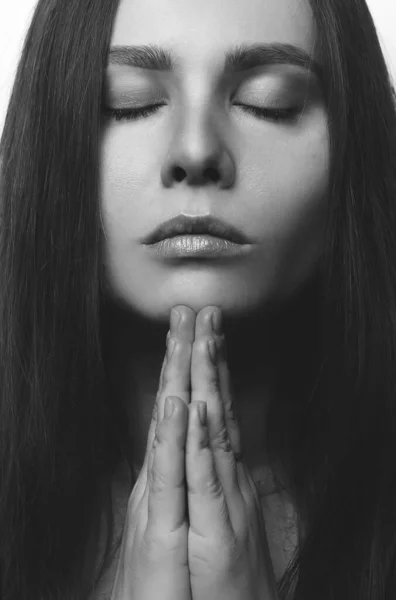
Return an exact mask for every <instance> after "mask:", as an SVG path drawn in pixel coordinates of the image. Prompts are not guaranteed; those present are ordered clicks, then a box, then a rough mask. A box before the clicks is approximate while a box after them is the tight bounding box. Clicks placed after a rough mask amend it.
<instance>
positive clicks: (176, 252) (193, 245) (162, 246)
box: [148, 234, 251, 259]
mask: <svg viewBox="0 0 396 600" xmlns="http://www.w3.org/2000/svg"><path fill="white" fill-rule="evenodd" d="M148 248H149V249H150V251H153V252H154V253H155V254H157V255H160V256H163V257H165V258H199V259H201V258H202V259H214V258H215V259H218V258H230V257H238V256H245V255H246V254H248V253H249V252H250V250H251V246H250V245H248V244H236V243H235V242H231V241H230V240H226V239H224V238H219V237H214V236H211V235H199V234H198V235H197V234H185V235H177V236H175V237H171V238H166V239H164V240H161V241H159V242H156V243H155V244H149V245H148Z"/></svg>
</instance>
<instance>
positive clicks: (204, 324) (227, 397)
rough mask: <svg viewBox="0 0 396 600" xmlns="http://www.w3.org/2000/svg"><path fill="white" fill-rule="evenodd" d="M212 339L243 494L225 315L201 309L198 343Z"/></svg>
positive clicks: (244, 482) (216, 309) (243, 476)
mask: <svg viewBox="0 0 396 600" xmlns="http://www.w3.org/2000/svg"><path fill="white" fill-rule="evenodd" d="M204 336H209V337H213V338H214V339H215V341H216V346H217V349H218V351H219V353H218V365H217V368H218V376H219V382H220V383H219V387H220V396H221V399H222V403H223V407H224V415H225V416H224V419H225V424H226V429H227V433H228V437H229V439H230V442H231V447H232V451H233V453H234V458H235V462H236V470H237V477H238V482H239V487H240V489H241V492H242V491H243V490H244V489H248V488H247V487H246V486H247V485H248V483H247V479H246V471H245V465H244V463H243V448H242V436H241V433H240V424H239V415H238V412H237V410H236V403H235V393H234V390H233V385H232V382H231V375H230V370H229V367H228V362H227V343H226V339H225V335H224V331H223V315H222V311H221V309H220V308H219V307H217V306H207V307H205V308H204V309H202V310H201V311H200V312H199V313H198V315H197V318H196V321H195V339H198V338H201V337H204Z"/></svg>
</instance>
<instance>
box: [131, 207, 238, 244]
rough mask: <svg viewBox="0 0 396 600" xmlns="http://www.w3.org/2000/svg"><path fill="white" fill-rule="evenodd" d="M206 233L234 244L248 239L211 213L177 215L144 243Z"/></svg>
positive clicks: (156, 230) (162, 224)
mask: <svg viewBox="0 0 396 600" xmlns="http://www.w3.org/2000/svg"><path fill="white" fill-rule="evenodd" d="M185 233H186V234H191V233H195V234H200V233H202V234H208V235H213V236H216V237H220V238H224V239H226V240H229V241H231V242H235V243H236V244H248V243H249V240H248V239H247V237H246V236H245V235H244V233H243V232H242V231H240V230H239V229H237V228H236V227H234V226H233V225H230V224H229V223H225V222H224V221H221V220H220V219H218V218H216V217H213V216H211V215H205V216H202V217H188V216H186V215H183V214H181V215H178V216H177V217H173V219H170V220H169V221H165V222H164V223H161V225H159V226H158V227H156V228H155V229H154V231H152V232H151V233H150V234H149V235H148V236H147V237H146V238H145V239H144V240H143V243H145V244H155V243H156V242H160V241H161V240H164V239H166V238H171V237H174V236H176V235H183V234H185Z"/></svg>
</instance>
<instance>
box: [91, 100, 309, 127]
mask: <svg viewBox="0 0 396 600" xmlns="http://www.w3.org/2000/svg"><path fill="white" fill-rule="evenodd" d="M162 106H166V104H164V103H162V104H152V105H148V106H142V107H140V108H127V109H126V108H105V109H103V114H104V116H105V117H108V118H111V119H115V120H116V121H123V120H126V121H134V120H136V119H139V118H145V117H148V116H150V115H152V114H154V113H156V112H157V111H158V109H159V108H161V107H162ZM234 106H239V107H241V108H242V109H243V110H244V111H246V112H248V113H251V114H253V115H254V116H255V117H257V118H259V119H270V120H274V121H275V122H278V121H293V120H294V119H295V118H296V117H297V115H298V114H300V113H301V109H300V108H299V107H297V106H295V107H292V108H261V107H258V106H250V105H248V104H234Z"/></svg>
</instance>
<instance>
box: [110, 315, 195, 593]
mask: <svg viewBox="0 0 396 600" xmlns="http://www.w3.org/2000/svg"><path fill="white" fill-rule="evenodd" d="M178 310H179V312H180V314H181V315H182V317H181V319H180V323H179V327H178V326H177V319H175V316H177V315H175V314H174V311H171V319H170V334H168V335H169V341H171V340H175V341H177V344H176V347H175V349H174V351H173V354H172V356H168V355H169V354H170V353H169V350H171V344H170V343H169V344H168V351H167V354H166V355H165V359H164V363H163V365H162V370H161V375H160V382H159V390H158V393H157V397H156V401H155V405H154V409H153V414H152V420H151V424H150V427H149V433H148V439H147V446H146V454H145V459H144V463H143V466H142V469H141V471H140V473H139V477H138V479H137V481H136V484H135V486H134V488H133V490H132V493H131V495H130V497H129V501H128V508H127V513H126V519H125V526H124V532H123V537H122V546H121V551H120V557H119V562H118V568H117V573H116V577H115V582H114V586H113V590H112V595H111V600H153V599H154V598H161V599H162V600H191V588H190V572H189V567H188V548H187V539H188V528H189V523H188V516H187V508H188V507H187V499H186V491H185V486H186V479H185V444H186V437H187V426H188V405H189V404H190V366H191V354H192V344H193V341H194V334H195V333H194V332H195V317H196V314H195V312H194V311H193V310H191V309H189V308H188V307H186V306H182V307H178ZM168 396H172V400H173V402H174V407H175V408H174V412H173V415H172V417H171V418H170V419H166V418H165V419H164V418H163V416H164V404H165V399H166V397H168ZM174 396H177V398H174Z"/></svg>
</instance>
